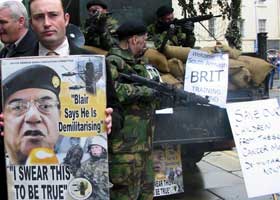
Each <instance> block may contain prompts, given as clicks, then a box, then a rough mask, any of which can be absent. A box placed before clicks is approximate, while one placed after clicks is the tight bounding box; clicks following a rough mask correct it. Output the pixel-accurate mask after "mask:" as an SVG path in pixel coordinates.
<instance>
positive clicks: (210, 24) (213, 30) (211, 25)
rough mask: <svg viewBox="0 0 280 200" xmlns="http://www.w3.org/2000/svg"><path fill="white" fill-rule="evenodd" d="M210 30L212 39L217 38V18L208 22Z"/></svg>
mask: <svg viewBox="0 0 280 200" xmlns="http://www.w3.org/2000/svg"><path fill="white" fill-rule="evenodd" d="M208 30H209V36H210V37H212V36H215V18H211V19H209V20H208Z"/></svg>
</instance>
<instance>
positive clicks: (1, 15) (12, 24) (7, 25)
mask: <svg viewBox="0 0 280 200" xmlns="http://www.w3.org/2000/svg"><path fill="white" fill-rule="evenodd" d="M22 26H24V17H20V18H19V19H18V20H16V19H14V18H12V16H11V10H10V9H8V8H4V9H2V10H0V39H1V41H2V42H3V43H4V44H9V43H14V42H16V41H17V40H18V39H19V38H20V36H21V35H20V28H21V27H22Z"/></svg>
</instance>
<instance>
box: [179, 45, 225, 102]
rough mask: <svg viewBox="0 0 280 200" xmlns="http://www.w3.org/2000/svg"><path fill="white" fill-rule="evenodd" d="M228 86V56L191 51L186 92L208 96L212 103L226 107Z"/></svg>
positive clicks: (188, 61) (186, 78) (185, 86)
mask: <svg viewBox="0 0 280 200" xmlns="http://www.w3.org/2000/svg"><path fill="white" fill-rule="evenodd" d="M227 86H228V54H222V53H218V54H208V53H206V52H203V51H199V50H194V49H193V50H191V52H190V53H189V56H188V59H187V63H186V72H185V82H184V90H185V91H188V92H193V93H195V94H197V95H201V96H204V97H206V96H208V97H209V100H210V103H212V104H214V105H217V106H220V107H225V105H226V99H227Z"/></svg>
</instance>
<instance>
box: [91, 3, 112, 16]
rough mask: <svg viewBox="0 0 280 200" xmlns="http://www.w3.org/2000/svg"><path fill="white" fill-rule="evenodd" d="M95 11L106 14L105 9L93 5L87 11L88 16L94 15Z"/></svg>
mask: <svg viewBox="0 0 280 200" xmlns="http://www.w3.org/2000/svg"><path fill="white" fill-rule="evenodd" d="M96 11H97V12H98V13H101V14H104V13H107V9H104V8H102V7H101V6H99V5H93V6H91V7H90V8H89V9H88V13H89V15H94V14H95V12H96Z"/></svg>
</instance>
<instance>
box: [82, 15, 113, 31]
mask: <svg viewBox="0 0 280 200" xmlns="http://www.w3.org/2000/svg"><path fill="white" fill-rule="evenodd" d="M107 18H108V15H107V14H104V13H100V12H98V11H96V12H95V14H94V15H92V16H91V17H90V18H89V19H87V21H86V27H88V28H87V30H88V32H90V33H104V32H105V30H106V22H107Z"/></svg>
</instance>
